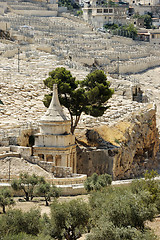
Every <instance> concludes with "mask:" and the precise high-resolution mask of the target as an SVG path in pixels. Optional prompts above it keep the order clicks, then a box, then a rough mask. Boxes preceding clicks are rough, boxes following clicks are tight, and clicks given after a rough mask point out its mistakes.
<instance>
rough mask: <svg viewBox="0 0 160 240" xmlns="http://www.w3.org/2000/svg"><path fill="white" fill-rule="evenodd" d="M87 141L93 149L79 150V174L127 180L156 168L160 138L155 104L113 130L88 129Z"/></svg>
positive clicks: (101, 127) (117, 125) (133, 115)
mask: <svg viewBox="0 0 160 240" xmlns="http://www.w3.org/2000/svg"><path fill="white" fill-rule="evenodd" d="M91 131H92V132H91ZM86 138H87V143H88V146H90V147H89V148H88V147H87V148H85V147H83V148H82V147H80V148H79V150H78V157H77V165H78V166H77V169H78V173H82V172H83V173H85V174H87V175H89V176H90V175H92V174H93V173H94V172H96V173H97V174H103V173H109V174H111V175H112V176H113V179H127V178H132V177H137V176H142V175H143V173H144V171H145V170H146V169H152V168H156V166H157V159H156V154H157V152H158V150H159V138H158V129H157V128H156V109H155V106H153V105H152V104H149V105H147V107H146V108H144V109H143V110H141V111H139V112H136V113H133V114H132V115H131V117H129V118H127V119H125V120H124V121H123V122H119V123H118V124H116V125H115V126H112V127H111V128H109V127H107V126H106V125H104V126H100V127H98V128H96V129H93V130H89V134H86Z"/></svg>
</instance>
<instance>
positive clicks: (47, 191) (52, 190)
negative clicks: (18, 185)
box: [35, 179, 60, 206]
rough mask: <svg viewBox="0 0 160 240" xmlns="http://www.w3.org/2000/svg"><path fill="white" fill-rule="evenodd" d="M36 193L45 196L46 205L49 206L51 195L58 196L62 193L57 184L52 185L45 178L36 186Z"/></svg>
mask: <svg viewBox="0 0 160 240" xmlns="http://www.w3.org/2000/svg"><path fill="white" fill-rule="evenodd" d="M35 194H36V195H38V196H42V197H44V199H45V202H46V206H49V201H51V197H53V198H58V197H59V195H60V190H59V188H57V187H56V186H55V185H51V184H50V183H47V182H46V181H45V179H43V181H41V182H40V183H39V184H38V185H37V186H36V189H35Z"/></svg>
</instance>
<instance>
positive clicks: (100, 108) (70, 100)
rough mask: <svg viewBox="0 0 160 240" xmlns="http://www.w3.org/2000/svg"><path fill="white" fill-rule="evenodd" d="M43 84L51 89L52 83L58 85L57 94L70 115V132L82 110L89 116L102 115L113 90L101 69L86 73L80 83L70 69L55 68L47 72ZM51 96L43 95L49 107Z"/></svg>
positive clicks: (44, 101)
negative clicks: (47, 74) (47, 75)
mask: <svg viewBox="0 0 160 240" xmlns="http://www.w3.org/2000/svg"><path fill="white" fill-rule="evenodd" d="M44 84H45V85H46V86H47V87H49V88H50V90H52V89H53V84H57V85H58V96H59V100H60V103H61V105H63V106H65V107H66V108H67V109H68V111H69V113H70V117H71V132H72V133H74V130H75V128H76V126H77V124H78V122H79V119H80V116H81V114H82V112H84V113H86V114H89V115H91V116H94V117H97V116H102V115H103V114H104V111H105V110H106V109H107V108H108V107H107V106H105V104H106V102H107V100H108V99H109V98H110V97H111V96H112V94H113V90H112V89H110V88H109V87H110V83H109V82H107V77H106V75H105V74H104V72H103V71H101V70H96V71H94V72H92V73H90V74H88V75H87V77H86V78H85V79H84V80H83V81H81V82H80V83H79V82H78V81H76V79H75V78H74V77H72V75H71V73H70V71H67V70H66V69H65V68H56V69H55V70H53V71H52V72H50V73H49V77H48V78H47V79H46V80H44ZM51 98H52V96H51V95H45V97H44V100H43V103H44V105H45V106H46V107H49V104H50V101H51Z"/></svg>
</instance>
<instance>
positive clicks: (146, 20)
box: [133, 13, 152, 29]
mask: <svg viewBox="0 0 160 240" xmlns="http://www.w3.org/2000/svg"><path fill="white" fill-rule="evenodd" d="M133 18H141V19H144V26H145V27H146V28H147V29H150V28H152V16H151V14H149V13H148V14H144V15H139V13H135V14H134V15H133Z"/></svg>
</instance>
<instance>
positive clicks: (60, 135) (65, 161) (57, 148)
mask: <svg viewBox="0 0 160 240" xmlns="http://www.w3.org/2000/svg"><path fill="white" fill-rule="evenodd" d="M70 126H71V122H70V120H68V119H67V117H66V116H65V115H64V112H63V109H62V106H61V105H60V102H59V99H58V91H57V85H56V84H54V85H53V95H52V100H51V103H50V106H49V108H48V109H47V111H46V113H45V115H44V116H43V117H42V118H41V119H40V132H39V133H37V134H36V135H35V145H34V146H33V154H34V155H35V156H38V157H39V158H40V161H45V162H50V163H52V166H53V172H54V170H55V169H58V168H59V169H61V171H63V172H64V169H65V168H66V169H69V168H71V172H72V173H76V164H77V162H76V158H77V157H76V144H75V136H74V135H73V134H71V132H70ZM62 169H63V170H62Z"/></svg>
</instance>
